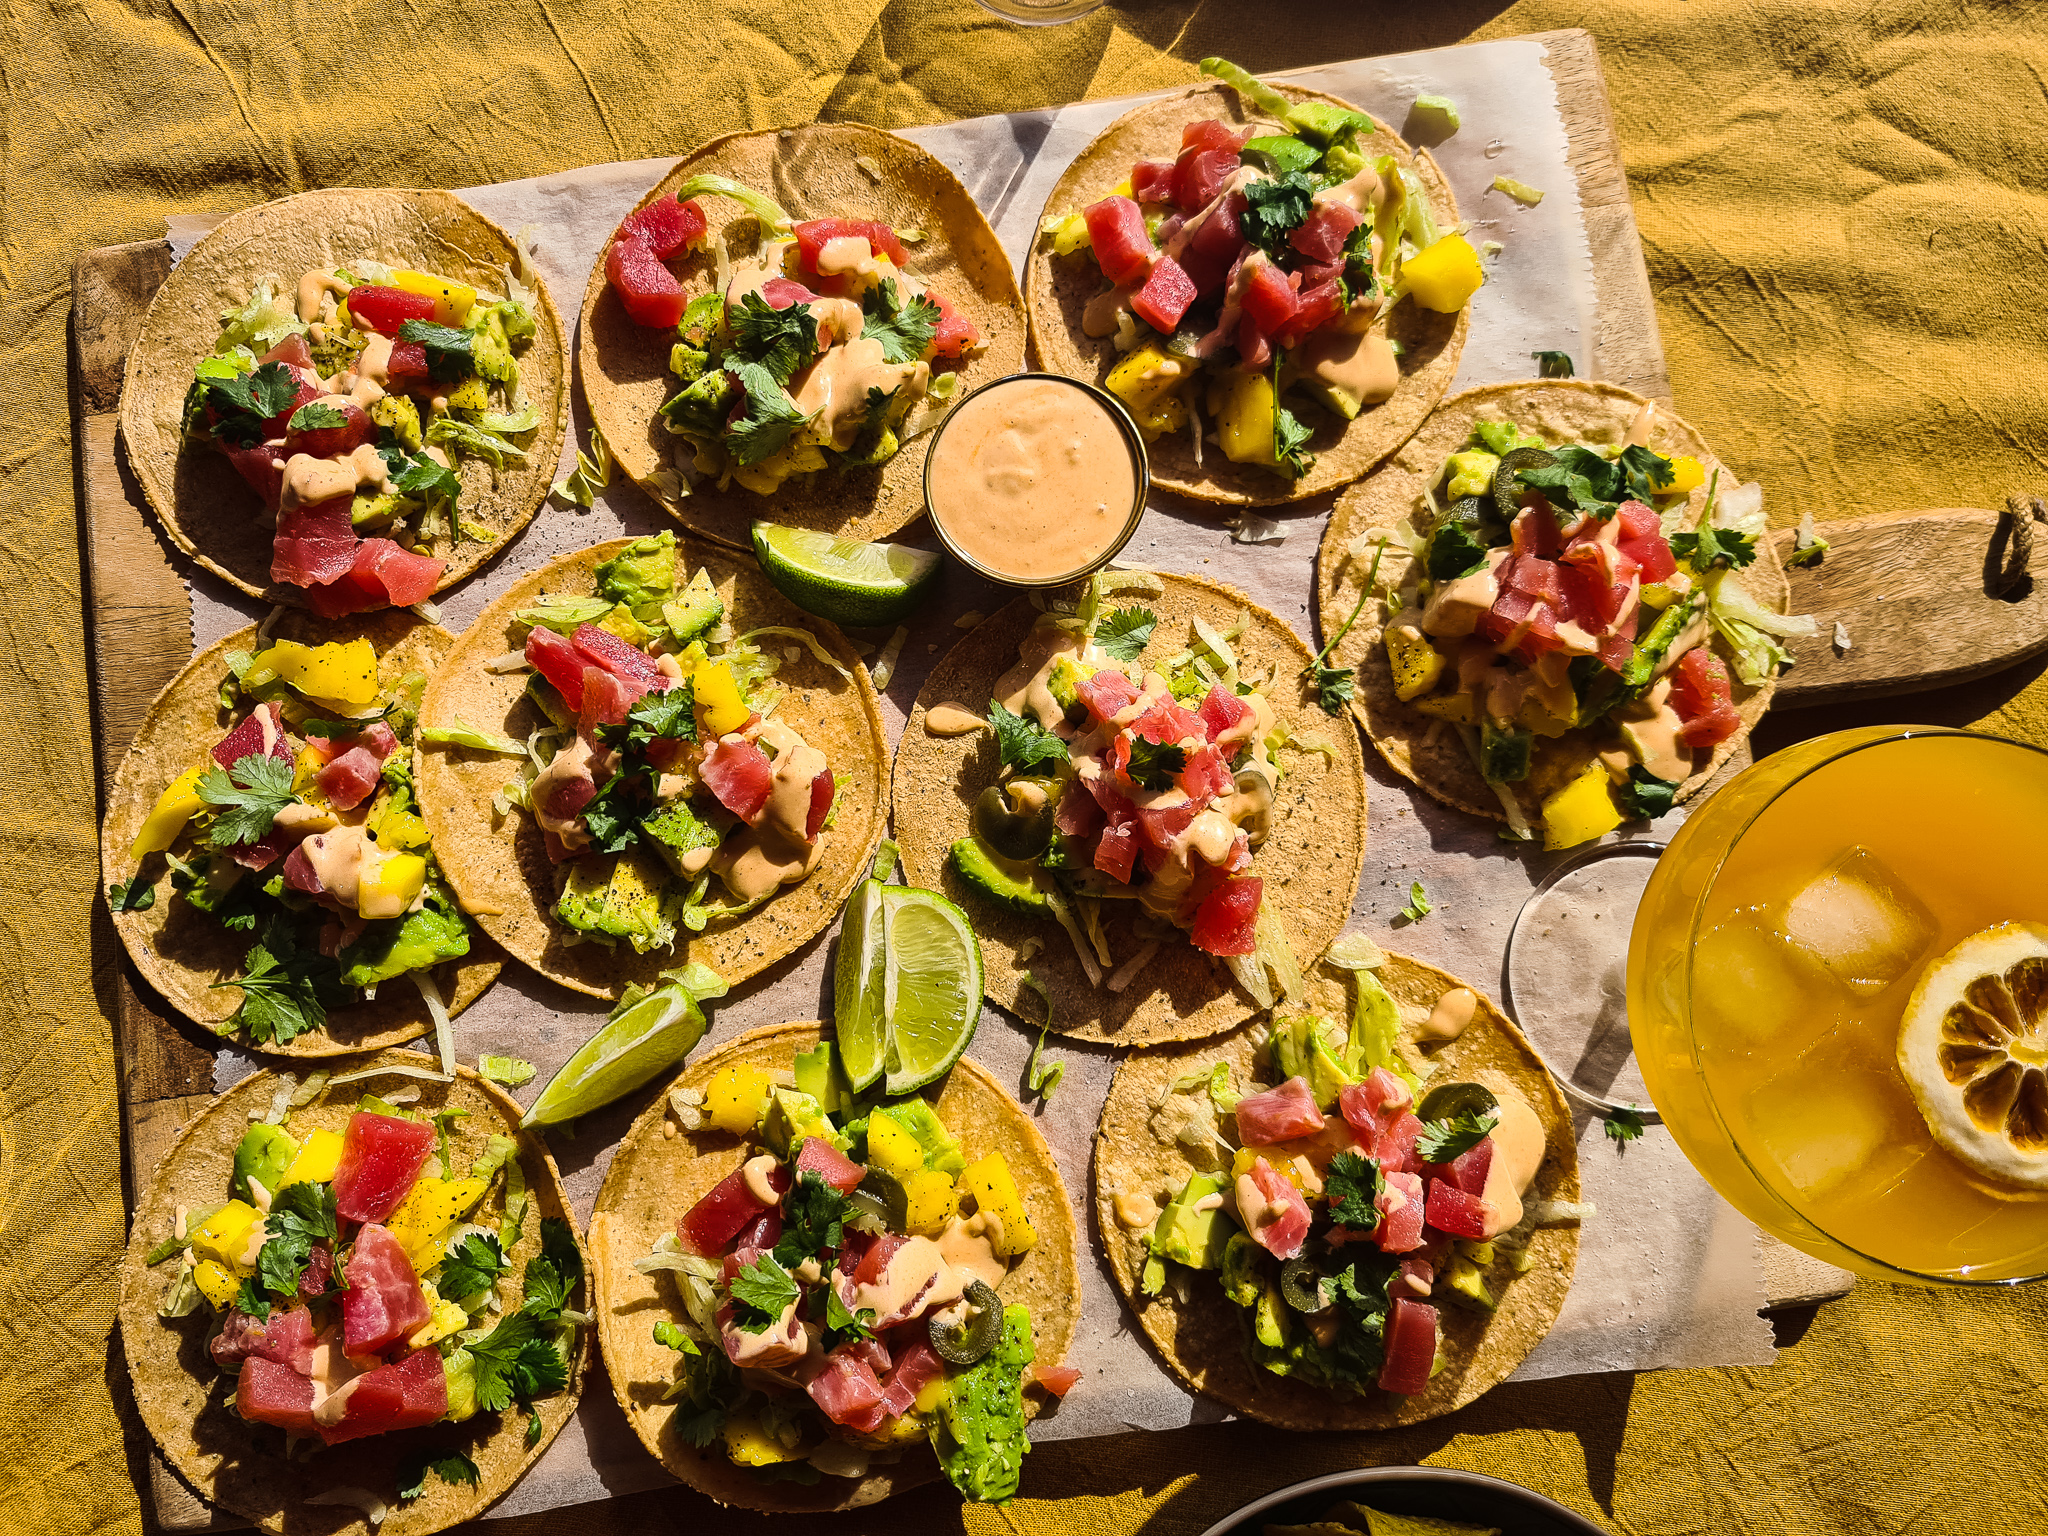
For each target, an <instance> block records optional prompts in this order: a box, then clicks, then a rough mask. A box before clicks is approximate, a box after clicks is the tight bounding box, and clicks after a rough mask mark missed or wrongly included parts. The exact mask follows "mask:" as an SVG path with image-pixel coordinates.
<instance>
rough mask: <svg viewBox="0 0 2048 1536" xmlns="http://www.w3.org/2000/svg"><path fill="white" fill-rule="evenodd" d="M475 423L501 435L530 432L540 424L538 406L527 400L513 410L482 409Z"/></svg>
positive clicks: (487, 430) (485, 429)
mask: <svg viewBox="0 0 2048 1536" xmlns="http://www.w3.org/2000/svg"><path fill="white" fill-rule="evenodd" d="M476 424H477V425H478V426H479V427H481V428H483V430H484V431H486V432H495V433H498V434H499V435H501V436H509V435H513V434H516V433H520V432H531V431H532V430H533V429H534V428H535V427H537V426H539V425H540V407H539V406H537V405H535V404H534V403H533V402H532V401H531V400H528V401H525V402H523V403H522V404H521V405H520V406H519V408H518V409H517V410H515V411H484V412H482V413H481V414H479V415H478V417H477V419H476Z"/></svg>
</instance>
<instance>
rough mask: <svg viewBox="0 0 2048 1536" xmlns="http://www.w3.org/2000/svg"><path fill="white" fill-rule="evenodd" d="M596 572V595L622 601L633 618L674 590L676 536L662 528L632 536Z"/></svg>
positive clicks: (672, 594) (656, 606) (656, 605)
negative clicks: (657, 530) (630, 541)
mask: <svg viewBox="0 0 2048 1536" xmlns="http://www.w3.org/2000/svg"><path fill="white" fill-rule="evenodd" d="M595 574H596V576H597V593H598V596H600V597H608V598H610V599H611V600H612V601H613V602H614V603H623V604H625V606H626V607H628V608H630V609H631V610H632V611H633V613H634V615H635V616H636V617H638V616H641V615H643V614H646V613H647V612H648V610H649V609H650V608H653V609H659V608H660V606H661V605H662V604H663V603H665V602H667V601H668V600H669V599H670V598H672V597H674V596H675V592H676V536H675V535H674V534H673V533H670V532H669V531H668V530H667V529H663V530H662V531H661V532H660V533H656V534H650V535H648V536H647V537H646V538H642V539H635V540H634V541H633V542H632V543H630V544H628V545H627V546H626V547H625V548H624V549H622V550H620V551H619V552H618V554H616V555H614V556H613V557H612V558H611V559H609V560H606V561H603V562H602V563H600V564H599V565H598V567H597V570H596V572H595Z"/></svg>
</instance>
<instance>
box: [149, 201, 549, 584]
mask: <svg viewBox="0 0 2048 1536" xmlns="http://www.w3.org/2000/svg"><path fill="white" fill-rule="evenodd" d="M366 258H367V259H369V260H374V261H382V262H385V263H387V264H389V265H391V266H395V267H417V268H421V269H425V270H427V271H432V272H436V273H438V274H440V275H441V276H443V277H450V278H454V279H455V280H456V281H457V282H462V283H468V284H470V285H472V286H475V287H482V288H488V289H489V290H490V291H491V292H493V293H502V292H504V290H505V279H506V274H507V272H516V271H517V270H518V269H519V267H520V265H521V261H522V258H521V255H520V252H519V248H518V246H517V245H516V244H515V243H514V242H513V239H512V237H511V236H510V235H508V234H506V233H505V231H504V230H502V229H500V228H499V227H498V226H497V225H496V224H494V223H492V222H491V221H490V220H489V219H487V218H485V217H484V216H483V215H482V214H480V213H478V212H477V211H476V210H475V209H474V208H472V207H470V206H469V204H467V203H465V202H463V201H462V199H461V198H459V197H456V196H455V195H454V194H453V193H449V192H428V191H370V190H364V189H357V188H348V187H334V188H329V189H327V190H325V191H320V192H301V193H299V194H298V195H297V196H295V197H286V198H280V199H279V200H278V201H276V202H274V203H264V204H261V205H260V206H258V207H255V208H248V209H244V210H243V211H242V212H240V213H238V214H235V215H233V216H232V217H230V218H228V219H225V220H223V221H222V222H221V223H220V224H219V225H218V226H217V227H215V228H214V229H213V230H211V231H210V232H208V233H207V234H206V235H205V236H203V237H202V238H201V239H200V241H199V243H198V244H197V245H195V246H193V247H192V249H191V250H190V251H188V252H187V253H186V255H185V259H184V260H183V261H181V262H179V263H178V264H177V265H176V266H175V267H173V268H172V269H171V275H170V276H169V277H168V278H167V279H165V281H164V285H163V287H161V288H159V289H158V290H157V294H156V297H155V298H154V299H152V300H150V304H149V312H148V313H147V314H146V315H144V316H143V320H142V330H141V333H140V335H139V337H138V339H137V341H136V343H135V346H134V348H133V350H132V351H130V352H129V354H128V369H127V374H126V377H125V381H124V383H123V385H122V389H121V436H122V438H123V440H124V441H125V442H126V443H127V446H128V459H129V462H130V463H131V464H133V465H134V467H135V473H136V477H137V478H138V479H140V480H141V481H142V488H143V490H144V492H145V493H147V495H148V497H149V504H150V506H151V507H152V508H154V509H155V511H156V515H157V518H158V520H159V521H160V522H162V524H163V526H164V532H166V533H168V534H169V535H170V537H171V542H172V543H174V544H176V545H177V546H178V548H180V549H182V550H183V551H184V552H185V553H186V554H188V555H190V556H191V557H192V558H193V559H194V560H197V561H198V562H199V563H200V564H201V565H203V566H205V567H206V568H207V569H208V570H210V571H213V572H215V573H216V574H217V575H220V576H222V577H224V578H226V579H227V580H228V581H230V582H232V583H233V584H234V585H235V586H237V587H240V588H241V589H242V590H243V591H244V592H249V593H253V594H254V595H256V596H257V597H261V598H264V599H265V600H267V601H269V602H273V603H300V604H302V603H304V601H305V593H304V591H303V590H302V589H301V588H298V587H295V586H290V585H287V584H285V583H274V582H272V581H271V579H270V558H271V545H272V541H273V535H274V532H275V530H274V527H273V526H271V525H270V524H267V523H266V522H265V517H266V514H265V512H264V510H263V505H262V503H261V501H260V500H259V499H258V498H257V495H256V493H255V492H254V491H252V490H251V489H250V488H249V486H248V484H247V482H245V481H244V480H243V479H242V477H241V476H240V475H239V474H237V473H236V472H235V467H234V465H232V464H231V463H229V462H228V459H227V456H226V455H225V454H222V453H220V452H218V451H217V450H215V449H214V448H213V447H211V446H210V445H207V444H203V443H195V444H189V445H188V444H187V443H186V441H185V436H184V426H183V422H184V405H185V392H186V391H187V390H188V389H189V388H190V387H191V385H192V365H193V364H194V363H196V362H198V361H199V359H200V358H202V357H205V356H206V355H207V354H208V353H210V352H211V351H212V350H213V344H214V339H215V338H216V337H217V336H218V335H219V334H220V316H221V312H222V311H223V310H228V311H233V310H237V309H240V308H241V307H242V305H243V304H244V303H246V302H247V301H248V298H249V294H250V292H251V291H252V290H253V289H254V287H255V285H256V282H257V280H258V279H259V278H262V277H264V276H266V275H267V276H270V277H274V278H277V279H278V280H279V282H280V284H281V285H296V284H297V282H298V280H299V277H300V276H301V275H302V274H303V273H306V272H310V271H312V270H313V269H314V268H316V267H325V268H333V267H342V268H346V267H347V266H349V264H350V263H351V262H355V261H360V260H364V259H366ZM528 283H529V286H530V287H531V288H532V289H533V291H534V302H533V311H534V314H533V322H534V334H533V339H532V341H530V342H529V343H528V344H527V347H526V350H525V351H524V352H522V353H520V354H519V380H520V386H521V388H522V389H524V391H525V393H526V398H527V399H528V400H529V401H531V402H532V403H533V405H534V407H535V408H536V409H538V410H539V412H540V426H539V427H538V429H536V430H535V432H534V433H533V435H532V437H531V438H530V440H529V441H528V442H527V445H526V463H525V465H524V466H523V467H508V468H506V469H504V470H501V471H496V472H493V470H492V469H491V466H490V465H489V464H487V463H484V462H483V461H482V460H480V459H476V458H474V457H471V458H469V459H466V460H465V461H463V463H462V464H461V465H460V468H459V473H460V474H461V476H462V500H461V513H462V521H463V522H464V523H467V524H472V525H475V526H477V527H480V528H483V529H487V530H488V531H489V532H490V533H491V534H492V535H493V537H491V538H490V539H488V540H482V541H480V540H476V539H461V540H459V541H457V542H455V543H453V544H450V543H449V542H448V540H447V539H445V538H443V539H440V540H437V541H436V542H435V543H434V544H433V545H432V546H431V547H430V549H429V553H431V554H433V555H435V556H436V557H438V558H442V559H445V560H446V561H447V562H448V564H447V569H446V570H444V571H443V572H442V573H441V583H440V586H439V587H437V588H436V589H435V590H437V591H441V590H445V589H447V588H448V587H452V586H453V585H455V583H457V582H458V581H461V580H462V579H463V578H465V577H466V576H468V575H470V574H471V573H472V572H473V571H475V570H477V569H478V568H480V567H481V566H483V565H485V564H487V563H488V562H489V561H491V560H492V559H494V558H495V557H496V556H497V555H498V554H499V553H500V552H501V551H503V550H504V548H505V546H506V545H508V544H510V543H511V542H512V538H513V536H514V535H515V534H517V533H518V532H519V531H520V530H521V529H522V528H524V527H525V526H526V525H527V524H528V523H529V522H531V521H532V520H533V515H534V513H536V512H538V511H539V510H540V504H541V502H542V501H543V500H545V499H546V497H547V494H548V487H549V485H550V484H552V483H553V480H554V476H555V465H556V461H557V460H558V459H559V458H560V457H561V452H562V434H563V432H564V431H565V430H567V426H568V420H569V387H568V383H569V381H568V355H569V346H568V342H567V340H566V339H565V338H564V337H563V335H562V321H561V317H560V316H559V315H557V314H556V313H555V306H554V301H553V300H552V299H550V298H549V297H548V290H547V285H546V284H545V283H543V282H542V281H541V279H540V277H539V275H538V274H530V276H529V279H528ZM281 291H282V290H281Z"/></svg>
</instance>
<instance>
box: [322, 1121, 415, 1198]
mask: <svg viewBox="0 0 2048 1536" xmlns="http://www.w3.org/2000/svg"><path fill="white" fill-rule="evenodd" d="M433 1150H434V1128H433V1127H432V1126H431V1125H427V1124H424V1123H422V1122H421V1121H418V1120H402V1119H400V1118H399V1117H398V1116H396V1115H378V1114H372V1113H370V1112H369V1111H368V1110H357V1111H356V1112H355V1113H354V1114H353V1115H350V1116H349V1120H348V1125H347V1127H346V1128H345V1129H344V1130H343V1131H342V1134H341V1162H340V1164H339V1165H338V1166H337V1167H336V1169H335V1171H334V1208H335V1210H336V1211H337V1212H338V1213H339V1214H340V1216H341V1219H342V1220H343V1221H369V1222H377V1221H383V1220H384V1219H385V1218H386V1217H388V1216H389V1215H390V1214H391V1213H392V1212H393V1211H395V1210H397V1209H398V1207H399V1206H400V1204H402V1203H403V1202H404V1200H405V1197H406V1195H407V1194H409V1193H410V1192H411V1190H412V1186H413V1183H414V1181H416V1180H417V1179H418V1178H419V1176H420V1169H422V1168H424V1167H425V1166H426V1163H427V1156H428V1154H429V1153H431V1152H432V1151H433Z"/></svg>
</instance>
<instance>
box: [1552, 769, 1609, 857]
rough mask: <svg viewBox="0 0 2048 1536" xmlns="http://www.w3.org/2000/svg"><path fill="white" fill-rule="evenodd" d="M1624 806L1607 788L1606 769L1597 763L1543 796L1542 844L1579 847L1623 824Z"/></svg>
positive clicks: (1553, 846)
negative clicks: (1616, 801)
mask: <svg viewBox="0 0 2048 1536" xmlns="http://www.w3.org/2000/svg"><path fill="white" fill-rule="evenodd" d="M1621 821H1622V817H1621V807H1620V806H1618V805H1616V804H1615V803H1614V795H1613V792H1612V791H1611V790H1610V789H1609V788H1608V777H1607V770H1606V768H1604V767H1603V766H1601V765H1600V764H1599V763H1597V762H1596V763H1594V764H1593V765H1592V766H1591V767H1589V768H1587V769H1586V771H1585V772H1584V773H1582V774H1580V775H1579V776H1578V777H1577V778H1576V779H1573V780H1572V781H1571V783H1569V784H1567V785H1565V787H1564V788H1563V789H1560V790H1558V791H1556V792H1555V793H1553V794H1550V795H1548V796H1546V797H1545V798H1544V801H1543V846H1544V847H1545V848H1576V847H1577V846H1578V845H1579V844H1580V843H1590V842H1591V841H1592V840H1593V839H1594V838H1596V837H1599V836H1600V835H1601V834H1602V833H1606V832H1612V831H1613V830H1614V829H1615V828H1616V827H1618V826H1620V825H1621Z"/></svg>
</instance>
